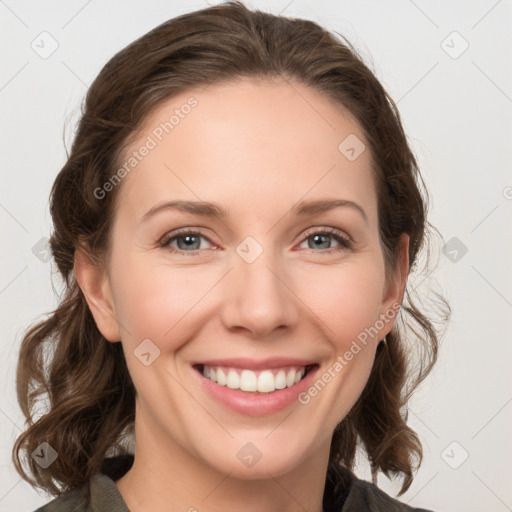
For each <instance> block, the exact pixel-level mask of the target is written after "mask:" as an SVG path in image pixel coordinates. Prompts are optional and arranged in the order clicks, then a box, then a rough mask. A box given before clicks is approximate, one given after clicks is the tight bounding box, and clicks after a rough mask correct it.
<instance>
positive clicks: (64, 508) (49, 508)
mask: <svg viewBox="0 0 512 512" xmlns="http://www.w3.org/2000/svg"><path fill="white" fill-rule="evenodd" d="M87 507H88V498H87V487H86V486H84V487H80V488H79V489H74V490H73V491H70V492H67V493H66V494H63V495H62V496H59V497H58V498H55V499H53V500H52V501H50V503H47V504H46V505H43V506H42V507H40V508H38V509H37V510H36V511H35V512H87Z"/></svg>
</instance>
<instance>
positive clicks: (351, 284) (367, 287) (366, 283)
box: [298, 258, 384, 351]
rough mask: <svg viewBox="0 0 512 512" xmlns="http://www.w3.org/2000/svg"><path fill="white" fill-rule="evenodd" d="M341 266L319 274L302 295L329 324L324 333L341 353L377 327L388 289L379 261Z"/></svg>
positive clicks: (314, 275)
mask: <svg viewBox="0 0 512 512" xmlns="http://www.w3.org/2000/svg"><path fill="white" fill-rule="evenodd" d="M363 263H364V261H359V262H358V263H357V264H355V263H354V264H349V263H347V264H346V265H343V266H340V267H339V268H338V269H335V268H329V269H327V270H325V271H324V270H321V271H317V272H315V273H314V274H312V275H311V276H310V279H308V282H309V283H310V285H309V287H307V286H306V285H303V288H302V290H301V291H300V292H299V293H298V295H299V296H300V297H304V302H306V304H307V305H308V306H309V307H310V308H311V310H312V311H314V312H315V313H316V314H317V315H318V317H319V318H320V319H321V320H322V321H323V323H324V324H325V330H324V332H325V333H326V335H327V336H328V337H329V338H330V339H331V340H332V341H333V342H334V343H336V345H337V349H338V350H339V351H341V350H345V348H346V346H350V343H351V342H352V340H354V339H357V337H358V336H359V335H360V334H361V333H362V332H364V331H365V329H368V328H370V327H371V326H373V325H374V324H375V322H376V320H377V319H378V314H379V308H380V305H381V300H382V290H383V286H384V274H383V268H381V265H380V263H379V260H378V259H371V260H370V258H368V261H367V262H366V264H363Z"/></svg>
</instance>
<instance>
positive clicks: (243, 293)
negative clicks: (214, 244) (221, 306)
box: [225, 237, 298, 335]
mask: <svg viewBox="0 0 512 512" xmlns="http://www.w3.org/2000/svg"><path fill="white" fill-rule="evenodd" d="M236 252H237V254H236V255H235V258H234V269H233V272H232V273H231V274H232V280H234V284H233V281H232V282H231V285H230V286H231V287H232V288H231V289H230V291H229V292H228V295H227V296H226V299H227V301H228V303H229V304H228V308H227V311H228V313H227V317H225V321H226V323H227V325H229V326H231V327H233V326H237V327H245V328H246V329H249V330H251V331H252V332H254V333H258V334H259V335H262V334H264V333H268V332H269V331H271V330H273V329H275V328H276V327H280V326H283V325H291V324H293V323H294V322H295V321H296V319H297V316H298V315H297V311H296V304H295V303H294V298H293V297H294V296H293V294H292V293H291V292H290V290H289V289H288V287H291V286H290V284H289V283H286V281H287V280H288V277H287V275H286V274H287V273H286V270H285V266H284V265H283V264H282V263H283V262H282V261H281V260H280V258H279V254H277V252H276V251H274V250H273V249H272V248H271V247H268V248H266V247H265V248H264V247H263V245H262V244H261V243H259V242H258V241H257V240H256V239H254V238H253V237H247V238H246V239H245V240H244V241H242V242H241V243H240V244H239V246H238V247H237V248H236ZM285 283H286V284H285Z"/></svg>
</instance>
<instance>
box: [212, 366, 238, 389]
mask: <svg viewBox="0 0 512 512" xmlns="http://www.w3.org/2000/svg"><path fill="white" fill-rule="evenodd" d="M212 372H213V373H215V370H213V368H212V369H211V370H210V375H211V374H212ZM226 386H227V387H228V388H231V389H239V388H240V377H239V375H238V373H236V372H235V370H229V372H228V378H227V379H226Z"/></svg>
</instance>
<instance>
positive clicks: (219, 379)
mask: <svg viewBox="0 0 512 512" xmlns="http://www.w3.org/2000/svg"><path fill="white" fill-rule="evenodd" d="M212 372H215V370H214V369H213V368H211V369H210V375H211V374H212ZM215 373H216V374H217V383H218V384H219V386H225V385H226V374H225V373H224V372H223V371H222V369H221V368H219V369H218V370H217V371H216V372H215Z"/></svg>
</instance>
